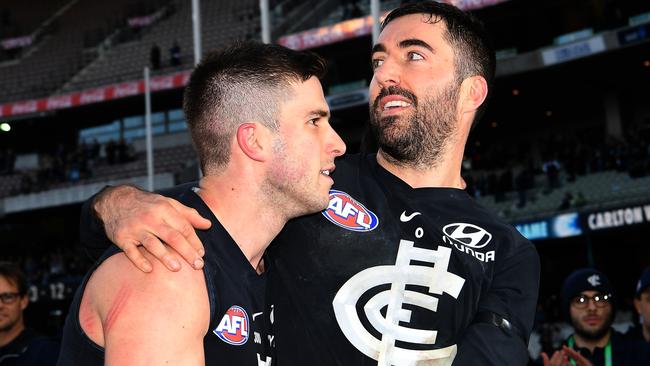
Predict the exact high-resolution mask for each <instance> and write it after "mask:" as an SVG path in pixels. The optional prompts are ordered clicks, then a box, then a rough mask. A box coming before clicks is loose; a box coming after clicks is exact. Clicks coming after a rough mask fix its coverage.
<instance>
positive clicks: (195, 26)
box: [192, 0, 202, 65]
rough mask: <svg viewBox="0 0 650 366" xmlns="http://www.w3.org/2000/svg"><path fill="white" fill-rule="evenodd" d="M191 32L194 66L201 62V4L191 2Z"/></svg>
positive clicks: (194, 1)
mask: <svg viewBox="0 0 650 366" xmlns="http://www.w3.org/2000/svg"><path fill="white" fill-rule="evenodd" d="M192 32H193V34H194V65H198V64H199V62H201V57H202V55H201V4H200V3H199V0H192Z"/></svg>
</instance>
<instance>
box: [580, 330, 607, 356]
mask: <svg viewBox="0 0 650 366" xmlns="http://www.w3.org/2000/svg"><path fill="white" fill-rule="evenodd" d="M611 334H612V330H611V329H610V330H609V331H608V332H607V334H606V335H605V336H604V337H602V338H600V339H596V340H594V339H586V338H584V337H581V336H580V335H579V334H574V335H573V337H574V339H575V342H576V346H578V347H580V348H586V349H588V350H589V352H591V353H593V352H594V349H595V348H596V347H598V348H605V346H607V343H609V338H610V336H611Z"/></svg>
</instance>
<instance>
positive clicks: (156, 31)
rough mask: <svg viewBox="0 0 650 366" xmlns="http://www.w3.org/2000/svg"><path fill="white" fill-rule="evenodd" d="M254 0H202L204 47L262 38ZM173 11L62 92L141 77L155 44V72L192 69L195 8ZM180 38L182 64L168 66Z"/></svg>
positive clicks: (182, 4)
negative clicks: (158, 62) (157, 53)
mask: <svg viewBox="0 0 650 366" xmlns="http://www.w3.org/2000/svg"><path fill="white" fill-rule="evenodd" d="M255 4H256V2H255V1H253V0H244V1H227V2H222V1H202V2H201V14H202V15H201V23H202V34H203V36H202V37H203V39H202V41H203V42H202V47H203V50H204V52H207V51H209V50H210V49H213V48H215V47H219V46H220V45H224V44H226V43H228V42H231V41H233V40H236V39H246V38H259V37H258V35H257V33H256V32H255V30H256V27H259V26H258V24H259V16H258V15H257V13H255V12H253V11H252V10H251V9H254V8H255ZM173 6H174V8H175V12H174V14H172V15H171V16H170V17H168V18H167V19H164V20H162V21H160V22H158V23H155V24H153V25H152V26H150V27H149V29H146V30H143V32H144V34H143V35H142V37H141V38H140V39H138V40H134V41H131V42H127V43H123V44H118V45H115V46H114V47H112V48H110V49H108V50H106V51H105V52H104V53H103V54H102V55H101V56H100V57H98V58H97V59H96V60H94V61H93V62H92V63H91V64H89V65H88V66H87V67H86V68H85V69H84V70H82V71H81V72H79V74H78V75H75V76H74V77H73V78H72V79H71V80H70V81H69V82H68V83H66V85H65V86H63V87H62V88H61V89H60V90H59V92H68V91H74V90H82V89H86V88H90V87H93V86H97V85H105V84H111V83H116V82H120V81H127V80H135V79H140V78H142V74H143V68H144V67H145V66H148V65H149V60H150V58H149V55H150V51H151V47H152V45H153V44H154V43H155V44H157V45H158V46H159V47H160V48H161V55H162V62H161V64H162V66H163V67H162V68H161V70H159V71H157V72H154V73H153V75H156V74H161V73H170V72H173V71H175V70H177V69H189V68H191V67H192V65H193V64H194V58H193V45H192V42H193V40H192V39H193V38H192V8H191V2H189V1H176V2H174V3H173ZM174 41H177V42H178V44H179V46H180V48H181V53H182V65H181V66H179V67H177V68H175V69H174V68H170V67H169V49H170V48H171V47H172V45H173V43H174Z"/></svg>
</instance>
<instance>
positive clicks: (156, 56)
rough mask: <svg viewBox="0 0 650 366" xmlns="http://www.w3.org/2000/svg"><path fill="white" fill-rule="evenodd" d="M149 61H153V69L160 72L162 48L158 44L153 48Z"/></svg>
mask: <svg viewBox="0 0 650 366" xmlns="http://www.w3.org/2000/svg"><path fill="white" fill-rule="evenodd" d="M149 59H150V61H151V68H152V69H154V70H158V69H159V68H160V47H158V45H157V44H156V43H154V44H153V46H151V52H150V54H149Z"/></svg>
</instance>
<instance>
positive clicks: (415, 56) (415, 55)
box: [407, 51, 424, 61]
mask: <svg viewBox="0 0 650 366" xmlns="http://www.w3.org/2000/svg"><path fill="white" fill-rule="evenodd" d="M407 58H408V59H409V60H410V61H419V60H424V57H422V55H420V54H419V53H417V52H413V51H411V52H409V53H408V55H407Z"/></svg>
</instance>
